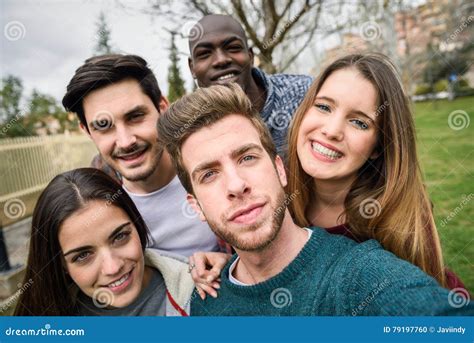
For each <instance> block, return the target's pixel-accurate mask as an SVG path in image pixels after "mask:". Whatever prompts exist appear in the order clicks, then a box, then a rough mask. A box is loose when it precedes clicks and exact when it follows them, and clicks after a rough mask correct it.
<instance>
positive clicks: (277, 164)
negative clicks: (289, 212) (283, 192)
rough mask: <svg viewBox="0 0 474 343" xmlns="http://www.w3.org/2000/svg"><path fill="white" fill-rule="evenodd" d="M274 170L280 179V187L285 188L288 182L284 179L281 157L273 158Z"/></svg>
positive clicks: (283, 166) (284, 172)
mask: <svg viewBox="0 0 474 343" xmlns="http://www.w3.org/2000/svg"><path fill="white" fill-rule="evenodd" d="M275 168H276V171H277V173H278V178H279V179H280V183H281V185H282V186H283V187H286V185H287V184H288V180H287V178H286V171H285V165H284V164H283V161H282V159H281V157H280V156H278V155H277V156H276V157H275Z"/></svg>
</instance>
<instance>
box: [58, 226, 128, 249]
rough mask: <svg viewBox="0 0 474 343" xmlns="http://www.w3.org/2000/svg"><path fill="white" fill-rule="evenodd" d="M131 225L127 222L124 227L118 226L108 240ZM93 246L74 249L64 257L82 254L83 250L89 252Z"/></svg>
mask: <svg viewBox="0 0 474 343" xmlns="http://www.w3.org/2000/svg"><path fill="white" fill-rule="evenodd" d="M128 225H130V222H126V223H123V224H122V225H119V226H117V227H116V228H115V229H114V231H112V233H111V234H110V235H109V238H108V239H111V238H112V237H114V236H115V235H116V234H117V233H118V232H120V230H122V229H123V228H124V227H126V226H128ZM91 248H92V246H91V245H85V246H82V247H79V248H74V249H72V250H69V251H68V252H67V253H65V254H63V256H64V257H66V256H67V255H70V254H72V253H76V252H80V251H83V250H88V249H91Z"/></svg>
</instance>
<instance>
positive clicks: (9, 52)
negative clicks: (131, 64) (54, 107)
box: [0, 0, 193, 101]
mask: <svg viewBox="0 0 474 343" xmlns="http://www.w3.org/2000/svg"><path fill="white" fill-rule="evenodd" d="M144 3H145V4H146V2H140V3H137V2H133V1H132V2H128V3H126V5H127V6H128V8H124V6H120V5H118V4H117V2H115V1H110V0H106V1H90V0H83V1H78V0H71V1H58V0H37V1H31V0H15V1H12V0H1V2H0V24H1V28H2V31H3V32H2V36H1V47H0V48H1V49H0V65H1V69H0V77H4V76H6V75H10V74H11V75H14V76H17V77H19V78H21V80H22V82H23V86H24V95H26V96H28V95H30V94H31V91H32V90H33V88H35V89H37V90H39V91H40V92H42V93H46V94H49V95H52V96H53V97H55V98H56V99H57V100H58V101H60V100H61V99H62V97H63V95H64V93H65V90H66V86H67V84H68V82H69V80H70V79H71V77H72V76H73V74H74V71H75V70H76V69H77V68H78V67H79V66H80V65H82V63H83V62H84V60H85V59H87V58H88V57H90V56H92V54H93V52H94V46H95V44H96V40H95V38H94V36H95V35H96V32H97V21H98V17H99V14H100V12H101V11H104V13H105V16H106V20H107V23H108V25H109V28H110V31H111V42H112V45H113V46H114V47H115V48H116V49H118V50H119V51H121V52H125V53H133V54H137V55H140V56H142V57H143V58H145V59H146V60H147V61H148V63H149V64H150V65H151V66H152V69H153V70H154V72H155V75H156V77H157V79H158V83H159V85H160V88H161V89H162V90H163V91H164V92H165V94H167V84H166V79H167V74H168V66H169V61H168V60H169V58H168V56H169V50H168V49H169V45H170V34H169V33H168V32H167V31H165V28H166V27H170V26H169V23H166V22H165V21H163V19H162V18H160V20H157V18H153V17H152V16H151V15H149V14H145V13H142V12H140V11H139V9H138V4H144ZM135 4H137V5H135ZM131 7H133V8H131ZM177 45H178V49H179V50H180V51H182V52H183V53H187V43H186V40H185V39H184V38H183V39H180V40H178V41H177ZM180 68H181V75H182V76H183V78H184V79H185V80H186V88H187V89H188V90H190V89H192V82H193V81H192V78H191V74H190V72H189V70H188V65H187V56H184V55H183V56H181V60H180Z"/></svg>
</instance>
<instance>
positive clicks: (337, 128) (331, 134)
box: [322, 114, 345, 141]
mask: <svg viewBox="0 0 474 343" xmlns="http://www.w3.org/2000/svg"><path fill="white" fill-rule="evenodd" d="M344 123H345V120H344V118H343V116H339V115H337V114H336V115H333V116H330V117H327V118H326V120H325V122H324V126H323V129H322V133H323V135H324V136H326V137H327V138H328V139H331V140H336V141H341V140H342V139H343V138H344Z"/></svg>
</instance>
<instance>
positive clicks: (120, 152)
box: [112, 142, 151, 158]
mask: <svg viewBox="0 0 474 343" xmlns="http://www.w3.org/2000/svg"><path fill="white" fill-rule="evenodd" d="M150 145H151V144H150V143H146V142H144V143H135V144H133V145H131V146H130V147H127V148H118V149H116V150H114V151H113V153H112V157H114V158H120V157H122V156H126V155H133V154H135V153H137V152H142V151H145V150H147V149H148V148H149V147H150Z"/></svg>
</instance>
